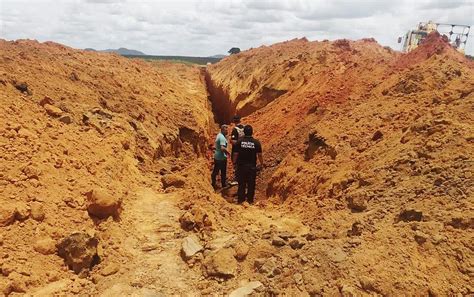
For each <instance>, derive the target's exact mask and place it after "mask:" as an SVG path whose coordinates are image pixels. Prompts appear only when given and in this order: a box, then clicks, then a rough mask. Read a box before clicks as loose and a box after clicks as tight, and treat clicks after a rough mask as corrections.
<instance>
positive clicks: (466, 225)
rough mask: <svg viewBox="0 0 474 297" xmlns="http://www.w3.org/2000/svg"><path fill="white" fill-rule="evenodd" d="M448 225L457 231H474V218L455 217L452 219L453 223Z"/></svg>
mask: <svg viewBox="0 0 474 297" xmlns="http://www.w3.org/2000/svg"><path fill="white" fill-rule="evenodd" d="M447 225H450V226H452V227H453V228H456V229H463V230H466V229H474V218H465V217H455V218H452V219H451V222H449V223H447Z"/></svg>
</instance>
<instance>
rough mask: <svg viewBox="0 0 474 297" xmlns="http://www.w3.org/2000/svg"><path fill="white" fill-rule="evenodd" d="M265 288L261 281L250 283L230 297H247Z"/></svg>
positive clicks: (236, 290) (233, 292)
mask: <svg viewBox="0 0 474 297" xmlns="http://www.w3.org/2000/svg"><path fill="white" fill-rule="evenodd" d="M261 287H263V284H262V283H261V282H259V281H255V282H249V283H247V284H245V285H244V286H242V287H240V288H238V289H235V290H234V291H232V292H231V293H230V294H229V297H245V296H248V295H250V294H252V293H253V292H254V291H255V290H257V289H259V288H261Z"/></svg>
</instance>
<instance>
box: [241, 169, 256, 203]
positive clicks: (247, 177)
mask: <svg viewBox="0 0 474 297" xmlns="http://www.w3.org/2000/svg"><path fill="white" fill-rule="evenodd" d="M238 173H239V174H238V179H239V189H238V191H237V195H238V197H239V200H238V202H239V203H243V202H244V201H245V200H246V199H245V198H247V202H248V203H253V198H254V196H255V179H256V178H257V168H256V167H255V166H253V165H239V166H238ZM246 190H247V191H246ZM246 192H247V193H246Z"/></svg>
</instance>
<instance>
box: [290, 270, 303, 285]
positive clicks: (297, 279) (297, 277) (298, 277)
mask: <svg viewBox="0 0 474 297" xmlns="http://www.w3.org/2000/svg"><path fill="white" fill-rule="evenodd" d="M293 279H294V280H295V283H296V284H297V285H302V284H303V282H304V281H303V275H301V273H295V274H294V275H293Z"/></svg>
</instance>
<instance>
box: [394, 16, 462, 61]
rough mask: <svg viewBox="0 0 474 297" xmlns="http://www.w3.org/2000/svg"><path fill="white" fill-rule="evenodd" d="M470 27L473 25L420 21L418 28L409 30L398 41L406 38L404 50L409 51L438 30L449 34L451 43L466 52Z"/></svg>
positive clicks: (446, 34)
mask: <svg viewBox="0 0 474 297" xmlns="http://www.w3.org/2000/svg"><path fill="white" fill-rule="evenodd" d="M470 29H471V26H467V25H455V24H442V23H433V22H432V21H429V22H426V23H425V22H420V23H419V24H418V28H417V29H416V30H410V31H408V32H407V33H406V34H405V37H404V38H401V37H399V38H398V43H401V42H402V40H404V42H403V47H402V51H403V52H405V53H407V52H410V51H412V50H414V49H415V48H417V47H418V46H419V45H420V44H421V43H422V42H423V40H424V39H425V38H426V36H428V34H430V33H431V32H434V31H437V32H439V33H440V34H443V35H445V36H447V37H448V39H449V41H450V44H451V45H452V46H453V47H454V48H455V49H457V50H458V51H460V52H462V53H464V48H465V47H466V43H467V38H468V37H469V31H470ZM447 30H449V31H447Z"/></svg>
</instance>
